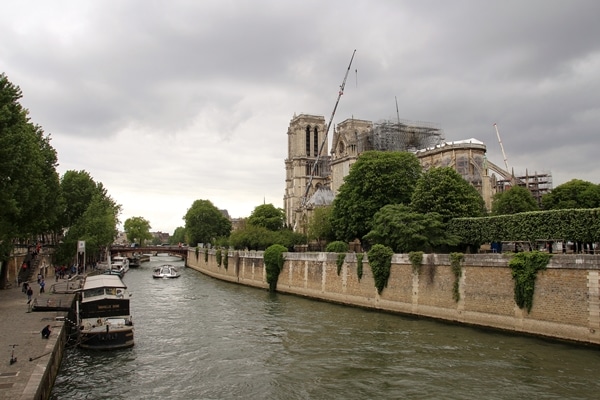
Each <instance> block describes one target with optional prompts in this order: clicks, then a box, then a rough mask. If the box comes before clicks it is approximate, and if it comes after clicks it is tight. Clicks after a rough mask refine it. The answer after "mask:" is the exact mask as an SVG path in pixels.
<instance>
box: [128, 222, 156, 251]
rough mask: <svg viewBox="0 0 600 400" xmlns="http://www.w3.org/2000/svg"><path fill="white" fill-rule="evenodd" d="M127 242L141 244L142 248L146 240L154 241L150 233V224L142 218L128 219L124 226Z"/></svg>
mask: <svg viewBox="0 0 600 400" xmlns="http://www.w3.org/2000/svg"><path fill="white" fill-rule="evenodd" d="M123 228H124V229H125V234H126V235H127V240H129V241H130V242H131V243H135V242H137V243H139V244H140V246H143V245H144V240H150V239H152V234H151V233H150V229H151V226H150V222H148V220H146V219H144V218H142V217H131V218H128V219H127V220H126V221H125V223H124V224H123Z"/></svg>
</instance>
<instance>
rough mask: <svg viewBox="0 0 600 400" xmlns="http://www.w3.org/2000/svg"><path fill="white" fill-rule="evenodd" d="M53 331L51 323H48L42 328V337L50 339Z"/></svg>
mask: <svg viewBox="0 0 600 400" xmlns="http://www.w3.org/2000/svg"><path fill="white" fill-rule="evenodd" d="M51 333H52V331H51V330H50V325H46V326H45V327H44V329H42V338H43V339H48V338H49V337H50V334H51Z"/></svg>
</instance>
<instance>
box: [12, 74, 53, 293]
mask: <svg viewBox="0 0 600 400" xmlns="http://www.w3.org/2000/svg"><path fill="white" fill-rule="evenodd" d="M21 98H22V93H21V89H20V88H19V87H18V86H15V85H13V84H12V83H11V82H10V81H9V80H8V78H7V77H6V75H5V74H0V262H5V261H6V259H7V257H8V255H9V254H10V251H11V246H12V243H13V242H14V240H18V239H20V238H34V237H37V236H39V235H41V234H44V233H47V232H48V230H56V229H57V225H58V222H57V221H58V214H59V212H60V209H59V204H60V202H59V186H58V174H57V172H56V166H57V157H56V151H55V150H54V149H53V148H52V146H51V145H50V137H49V136H44V133H43V130H42V129H41V128H40V127H39V126H37V125H34V124H33V123H31V122H30V120H29V116H28V110H27V109H25V108H23V107H22V106H21V104H20V103H19V100H20V99H21ZM1 271H2V275H1V276H0V283H1V284H2V285H4V283H5V282H6V271H7V270H6V268H2V269H1Z"/></svg>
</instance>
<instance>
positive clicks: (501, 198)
mask: <svg viewBox="0 0 600 400" xmlns="http://www.w3.org/2000/svg"><path fill="white" fill-rule="evenodd" d="M539 210H540V207H539V206H538V204H537V202H536V201H535V199H534V197H533V195H532V194H531V192H530V191H529V190H528V189H526V188H524V187H522V186H514V187H512V188H510V189H508V190H507V191H505V192H501V193H496V194H495V195H494V199H493V202H492V215H505V214H517V213H520V212H527V211H539Z"/></svg>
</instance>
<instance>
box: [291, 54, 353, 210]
mask: <svg viewBox="0 0 600 400" xmlns="http://www.w3.org/2000/svg"><path fill="white" fill-rule="evenodd" d="M354 54H356V49H355V50H354V52H353V53H352V58H350V64H348V69H347V70H346V75H345V76H344V80H343V81H342V84H341V85H340V90H339V92H338V97H337V101H336V102H335V106H334V107H333V111H332V112H331V118H329V123H328V124H327V129H326V130H325V136H324V137H323V141H322V142H321V145H320V146H319V152H318V153H317V158H316V159H315V162H314V164H313V166H312V168H311V170H310V177H309V178H308V183H307V184H306V190H305V191H304V196H303V197H302V207H304V206H306V202H307V201H308V192H309V191H310V187H311V186H312V181H313V177H314V176H315V172H316V170H317V164H318V163H319V159H320V158H321V153H322V152H323V147H325V143H327V135H328V134H329V127H330V126H331V124H332V122H333V116H334V115H335V111H336V110H337V106H338V104H339V102H340V98H341V97H342V95H343V94H344V88H345V87H346V79H348V73H349V72H350V67H351V66H352V60H354Z"/></svg>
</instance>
